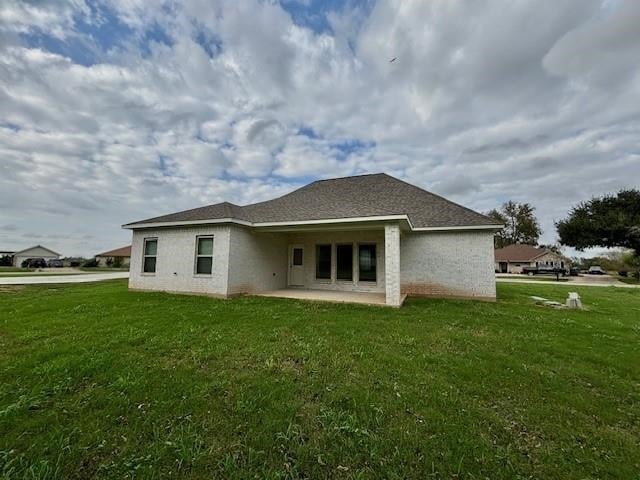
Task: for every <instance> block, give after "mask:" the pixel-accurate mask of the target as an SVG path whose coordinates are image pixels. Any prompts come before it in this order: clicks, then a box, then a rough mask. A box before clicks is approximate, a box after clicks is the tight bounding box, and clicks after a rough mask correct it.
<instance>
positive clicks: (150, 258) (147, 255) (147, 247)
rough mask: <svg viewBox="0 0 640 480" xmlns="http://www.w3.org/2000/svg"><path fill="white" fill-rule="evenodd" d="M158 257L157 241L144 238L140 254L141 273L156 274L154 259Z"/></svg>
mask: <svg viewBox="0 0 640 480" xmlns="http://www.w3.org/2000/svg"><path fill="white" fill-rule="evenodd" d="M157 255H158V239H157V238H145V239H144V247H143V252H142V257H143V258H142V271H143V272H144V273H156V257H157Z"/></svg>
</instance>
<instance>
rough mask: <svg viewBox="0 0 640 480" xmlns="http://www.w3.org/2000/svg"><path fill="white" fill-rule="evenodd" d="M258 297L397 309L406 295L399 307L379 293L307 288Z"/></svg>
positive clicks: (278, 291) (268, 292)
mask: <svg viewBox="0 0 640 480" xmlns="http://www.w3.org/2000/svg"><path fill="white" fill-rule="evenodd" d="M253 295H256V296H259V297H276V298H291V299H296V300H312V301H318V302H332V303H356V304H362V305H377V306H383V307H385V306H386V307H399V306H401V305H402V303H403V302H404V300H405V298H407V296H406V295H401V296H400V303H399V305H389V304H388V303H387V301H386V294H385V293H379V292H345V291H339V290H315V289H308V288H282V289H279V290H271V291H267V292H260V293H254V294H253Z"/></svg>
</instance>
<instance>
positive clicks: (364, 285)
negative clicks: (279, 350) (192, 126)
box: [124, 174, 502, 306]
mask: <svg viewBox="0 0 640 480" xmlns="http://www.w3.org/2000/svg"><path fill="white" fill-rule="evenodd" d="M501 227H502V226H501V225H498V224H496V222H495V221H494V220H492V219H490V218H488V217H485V216H484V215H481V214H479V213H476V212H474V211H472V210H469V209H468V208H465V207H462V206H460V205H457V204H455V203H453V202H450V201H449V200H446V199H444V198H442V197H440V196H438V195H434V194H432V193H429V192H427V191H425V190H423V189H421V188H419V187H416V186H414V185H411V184H408V183H406V182H403V181H401V180H398V179H396V178H393V177H391V176H389V175H385V174H375V175H362V176H355V177H345V178H336V179H328V180H320V181H317V182H313V183H311V184H309V185H307V186H304V187H302V188H299V189H298V190H295V191H293V192H291V193H288V194H286V195H284V196H282V197H279V198H275V199H273V200H268V201H265V202H260V203H254V204H251V205H244V206H239V205H234V204H231V203H228V202H225V203H219V204H216V205H209V206H205V207H201V208H196V209H193V210H187V211H183V212H177V213H172V214H169V215H164V216H161V217H155V218H150V219H147V220H141V221H138V222H134V223H129V224H127V225H124V228H128V229H131V230H133V248H132V257H131V259H132V262H131V275H130V277H129V288H131V289H136V290H161V291H171V292H186V293H201V294H207V295H215V296H222V297H228V296H232V295H238V294H243V293H257V292H265V291H267V292H268V291H271V292H274V291H275V293H274V295H276V296H277V295H278V291H281V293H280V294H283V293H282V291H285V292H286V291H289V290H292V289H293V290H296V289H297V290H307V291H313V290H325V291H333V292H336V291H338V292H351V293H352V294H353V295H355V294H364V296H367V297H371V296H375V297H376V298H380V299H381V300H382V302H384V303H385V304H386V305H391V306H399V305H401V304H402V300H403V299H404V296H405V295H432V296H439V297H446V296H455V297H472V298H484V299H491V300H493V299H495V296H496V290H495V286H496V285H495V276H494V273H493V269H492V268H491V267H492V265H493V237H494V233H495V232H496V231H497V230H499V229H500V228H501Z"/></svg>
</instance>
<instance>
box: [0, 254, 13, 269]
mask: <svg viewBox="0 0 640 480" xmlns="http://www.w3.org/2000/svg"><path fill="white" fill-rule="evenodd" d="M11 260H12V259H11V255H3V256H2V257H0V267H10V266H11V265H12V262H11Z"/></svg>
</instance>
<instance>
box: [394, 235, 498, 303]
mask: <svg viewBox="0 0 640 480" xmlns="http://www.w3.org/2000/svg"><path fill="white" fill-rule="evenodd" d="M400 245H401V255H400V265H401V290H402V292H403V293H407V294H409V295H428V296H438V297H478V298H486V299H493V298H495V296H496V283H495V274H494V254H493V233H491V232H486V231H475V232H474V231H468V232H463V231H457V232H446V233H445V232H428V233H418V232H412V233H409V232H408V233H404V234H403V235H402V237H401V239H400Z"/></svg>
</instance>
